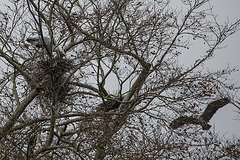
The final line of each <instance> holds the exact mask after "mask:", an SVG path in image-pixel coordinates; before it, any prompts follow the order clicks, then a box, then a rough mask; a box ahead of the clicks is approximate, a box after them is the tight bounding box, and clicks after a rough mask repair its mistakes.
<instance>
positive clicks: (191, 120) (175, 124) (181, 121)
mask: <svg viewBox="0 0 240 160" xmlns="http://www.w3.org/2000/svg"><path fill="white" fill-rule="evenodd" d="M185 124H196V125H201V126H202V128H203V130H208V129H209V128H210V127H211V125H209V124H207V123H205V122H204V121H202V120H201V119H199V118H195V117H188V116H181V117H178V118H177V119H175V120H173V121H172V123H170V127H171V128H172V129H177V128H179V127H182V126H183V125H185Z"/></svg>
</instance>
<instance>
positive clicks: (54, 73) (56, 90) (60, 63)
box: [31, 57, 74, 102]
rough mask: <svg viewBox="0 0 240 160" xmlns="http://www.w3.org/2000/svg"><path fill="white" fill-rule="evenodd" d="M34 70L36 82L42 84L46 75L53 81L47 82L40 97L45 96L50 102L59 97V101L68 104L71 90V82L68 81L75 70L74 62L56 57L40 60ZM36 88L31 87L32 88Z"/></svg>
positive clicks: (33, 74) (33, 76)
mask: <svg viewBox="0 0 240 160" xmlns="http://www.w3.org/2000/svg"><path fill="white" fill-rule="evenodd" d="M33 68H34V69H33V70H32V72H33V73H32V78H33V79H34V80H35V81H36V82H41V81H42V80H43V79H44V77H45V76H46V75H50V77H51V79H50V80H49V81H48V82H46V83H45V84H44V85H43V87H42V89H41V91H40V96H44V97H45V98H47V99H48V100H52V99H53V97H55V96H57V101H59V102H66V95H68V93H69V92H70V90H71V87H70V85H69V82H68V81H66V78H67V73H69V71H70V70H71V69H73V68H74V65H73V61H72V60H69V59H66V58H62V57H56V58H53V59H48V60H43V59H42V60H39V61H38V62H37V63H34V66H33ZM33 87H34V86H32V85H31V88H33Z"/></svg>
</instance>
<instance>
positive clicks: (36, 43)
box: [27, 37, 67, 57]
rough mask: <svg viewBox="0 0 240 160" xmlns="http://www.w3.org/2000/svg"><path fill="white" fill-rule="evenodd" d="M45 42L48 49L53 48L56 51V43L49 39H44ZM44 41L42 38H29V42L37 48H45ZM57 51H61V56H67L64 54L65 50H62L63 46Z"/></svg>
mask: <svg viewBox="0 0 240 160" xmlns="http://www.w3.org/2000/svg"><path fill="white" fill-rule="evenodd" d="M43 41H44V43H45V45H46V47H51V48H53V49H54V50H55V45H56V44H55V41H54V40H53V39H51V38H49V37H43ZM43 41H42V38H41V37H28V38H27V42H28V43H31V44H32V45H34V46H35V47H37V48H44V47H45V46H44V43H43ZM55 51H59V53H60V56H61V57H63V56H67V55H66V53H65V52H64V50H63V49H62V47H61V46H58V47H57V49H56V50H55Z"/></svg>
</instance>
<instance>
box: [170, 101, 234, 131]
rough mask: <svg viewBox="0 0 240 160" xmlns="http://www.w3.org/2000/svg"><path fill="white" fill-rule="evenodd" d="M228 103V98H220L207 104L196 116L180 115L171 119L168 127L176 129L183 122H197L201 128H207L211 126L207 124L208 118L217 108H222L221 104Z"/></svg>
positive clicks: (183, 123)
mask: <svg viewBox="0 0 240 160" xmlns="http://www.w3.org/2000/svg"><path fill="white" fill-rule="evenodd" d="M228 103H230V99H229V98H222V99H219V100H216V101H213V102H211V103H209V104H208V106H207V108H206V109H205V110H204V112H203V113H202V114H201V115H200V116H198V117H188V116H181V117H178V118H177V119H175V120H173V122H172V123H171V124H170V127H171V128H172V129H177V128H179V127H181V126H183V125H185V124H198V125H201V126H202V128H203V130H209V129H210V128H211V125H209V124H207V123H208V122H209V121H210V119H211V118H212V117H213V115H214V114H215V113H216V112H217V110H218V109H219V108H222V107H223V106H225V105H227V104H228Z"/></svg>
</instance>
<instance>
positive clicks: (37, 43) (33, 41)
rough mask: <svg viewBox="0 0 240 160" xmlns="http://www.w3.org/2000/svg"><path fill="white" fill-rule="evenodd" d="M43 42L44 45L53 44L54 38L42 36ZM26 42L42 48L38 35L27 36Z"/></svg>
mask: <svg viewBox="0 0 240 160" xmlns="http://www.w3.org/2000/svg"><path fill="white" fill-rule="evenodd" d="M43 40H44V43H45V44H46V46H52V47H54V46H55V42H54V40H51V39H50V38H49V37H43ZM27 42H29V43H31V44H32V45H34V46H36V47H38V48H44V43H43V42H42V38H40V37H29V38H28V39H27Z"/></svg>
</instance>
